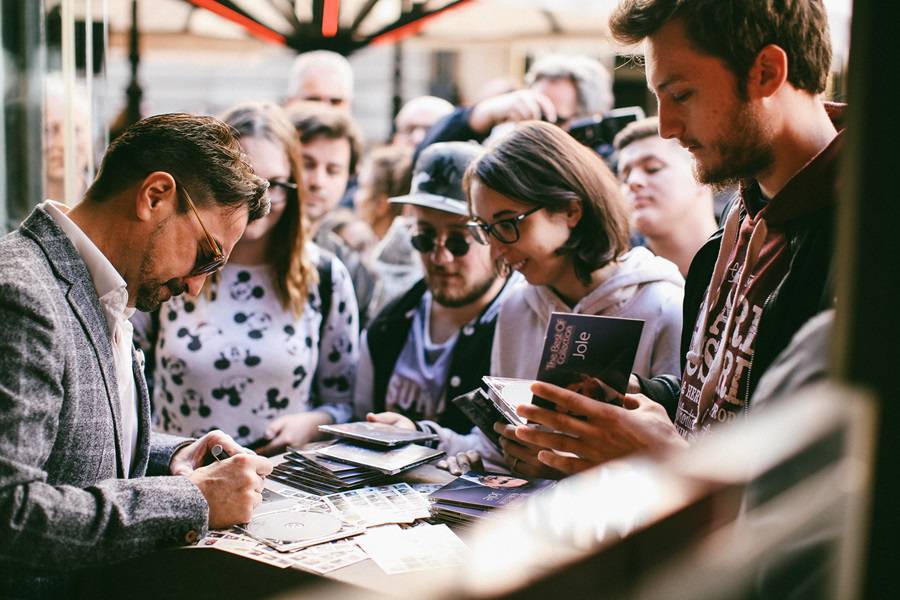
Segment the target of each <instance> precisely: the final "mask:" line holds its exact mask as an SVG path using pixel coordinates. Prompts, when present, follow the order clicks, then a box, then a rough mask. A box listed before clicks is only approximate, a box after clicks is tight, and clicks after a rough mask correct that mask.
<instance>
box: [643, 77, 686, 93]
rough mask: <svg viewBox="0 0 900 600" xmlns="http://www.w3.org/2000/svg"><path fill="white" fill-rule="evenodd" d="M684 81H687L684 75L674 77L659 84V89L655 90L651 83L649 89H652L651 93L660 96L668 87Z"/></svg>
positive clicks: (648, 83)
mask: <svg viewBox="0 0 900 600" xmlns="http://www.w3.org/2000/svg"><path fill="white" fill-rule="evenodd" d="M684 80H685V77H684V76H683V75H672V76H670V77H669V78H668V79H666V80H664V81H663V82H662V83H661V84H659V86H657V88H656V89H655V90H654V89H653V88H652V87H651V85H650V82H649V81H648V82H647V87H648V88H650V91H651V92H654V93H657V94H658V93H659V92H663V91H665V89H666V88H667V87H669V86H670V85H672V84H673V83H677V82H679V81H684Z"/></svg>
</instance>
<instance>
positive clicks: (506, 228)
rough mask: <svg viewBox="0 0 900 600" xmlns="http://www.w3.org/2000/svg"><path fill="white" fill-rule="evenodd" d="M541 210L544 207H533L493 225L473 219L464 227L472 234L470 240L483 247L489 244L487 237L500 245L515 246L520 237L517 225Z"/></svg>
mask: <svg viewBox="0 0 900 600" xmlns="http://www.w3.org/2000/svg"><path fill="white" fill-rule="evenodd" d="M542 208H544V207H543V206H535V207H534V208H530V209H528V210H526V211H525V212H523V213H521V214H518V215H516V216H514V217H507V218H506V219H499V220H497V221H494V222H493V223H484V222H483V221H479V220H475V219H473V220H471V221H469V222H468V223H466V226H467V227H468V229H469V233H471V234H472V238H474V239H475V241H476V242H478V243H479V244H484V245H485V246H486V245H488V243H490V240H489V239H488V235H492V236H494V239H496V240H497V241H498V242H500V243H501V244H515V243H516V242H518V241H519V236H520V233H519V223H521V222H522V221H524V220H525V219H526V218H527V217H528V216H529V215H532V214H534V213H536V212H537V211H539V210H541V209H542Z"/></svg>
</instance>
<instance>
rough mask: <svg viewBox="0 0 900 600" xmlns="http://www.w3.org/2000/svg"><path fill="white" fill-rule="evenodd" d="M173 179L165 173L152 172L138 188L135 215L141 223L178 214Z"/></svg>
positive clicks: (176, 193)
mask: <svg viewBox="0 0 900 600" xmlns="http://www.w3.org/2000/svg"><path fill="white" fill-rule="evenodd" d="M178 204H179V203H178V191H177V189H176V183H175V178H174V177H172V175H170V174H169V173H166V172H165V171H154V172H153V173H150V174H149V175H147V176H146V177H145V178H144V181H142V182H141V184H140V185H139V186H138V189H137V195H136V197H135V213H136V214H137V218H138V219H139V220H141V221H161V220H162V219H165V218H167V217H169V216H171V215H172V214H175V213H177V212H178Z"/></svg>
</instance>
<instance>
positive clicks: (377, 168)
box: [364, 145, 412, 217]
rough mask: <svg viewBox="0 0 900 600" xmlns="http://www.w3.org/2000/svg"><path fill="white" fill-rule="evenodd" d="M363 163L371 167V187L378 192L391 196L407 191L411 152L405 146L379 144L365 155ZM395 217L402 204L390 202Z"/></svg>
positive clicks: (410, 170)
mask: <svg viewBox="0 0 900 600" xmlns="http://www.w3.org/2000/svg"><path fill="white" fill-rule="evenodd" d="M364 163H365V164H366V165H369V167H370V168H371V169H372V188H373V189H374V191H375V192H376V193H378V194H382V195H384V196H387V197H388V198H393V197H395V196H402V195H404V194H408V193H409V187H410V185H411V181H412V152H411V151H410V150H409V149H408V148H406V147H405V146H394V145H391V146H381V147H379V148H375V149H374V150H372V151H371V152H369V153H368V154H367V155H366V158H365V161H364ZM390 209H391V213H392V214H393V215H394V216H395V217H396V216H398V215H399V214H400V213H402V212H403V205H402V204H391V205H390Z"/></svg>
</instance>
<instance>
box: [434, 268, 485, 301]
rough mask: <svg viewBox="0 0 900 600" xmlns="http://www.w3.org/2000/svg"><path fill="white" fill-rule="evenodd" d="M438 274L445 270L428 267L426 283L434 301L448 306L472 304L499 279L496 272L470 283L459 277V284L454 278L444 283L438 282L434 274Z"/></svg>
mask: <svg viewBox="0 0 900 600" xmlns="http://www.w3.org/2000/svg"><path fill="white" fill-rule="evenodd" d="M438 274H443V270H442V269H439V268H437V267H435V266H432V267H431V268H430V269H426V270H425V283H427V284H428V289H429V290H431V297H432V298H433V299H434V301H435V302H437V303H438V304H440V305H441V306H446V307H447V308H461V307H463V306H466V305H468V304H472V303H473V302H475V301H477V300H479V299H481V297H482V296H484V295H485V294H486V293H487V292H488V291H489V290H490V289H491V287H492V286H493V285H494V282H495V281H497V275H496V274H495V273H488V274H487V275H485V276H484V278H482V279H479V280H477V281H474V282H472V283H469V284H468V285H467V284H466V283H465V279H464V278H460V279H459V281H460V283H459V284H457V283H456V281H454V280H451V281H449V282H448V281H446V280H445V281H444V282H442V283H438V282H436V281H435V279H434V276H435V275H438Z"/></svg>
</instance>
